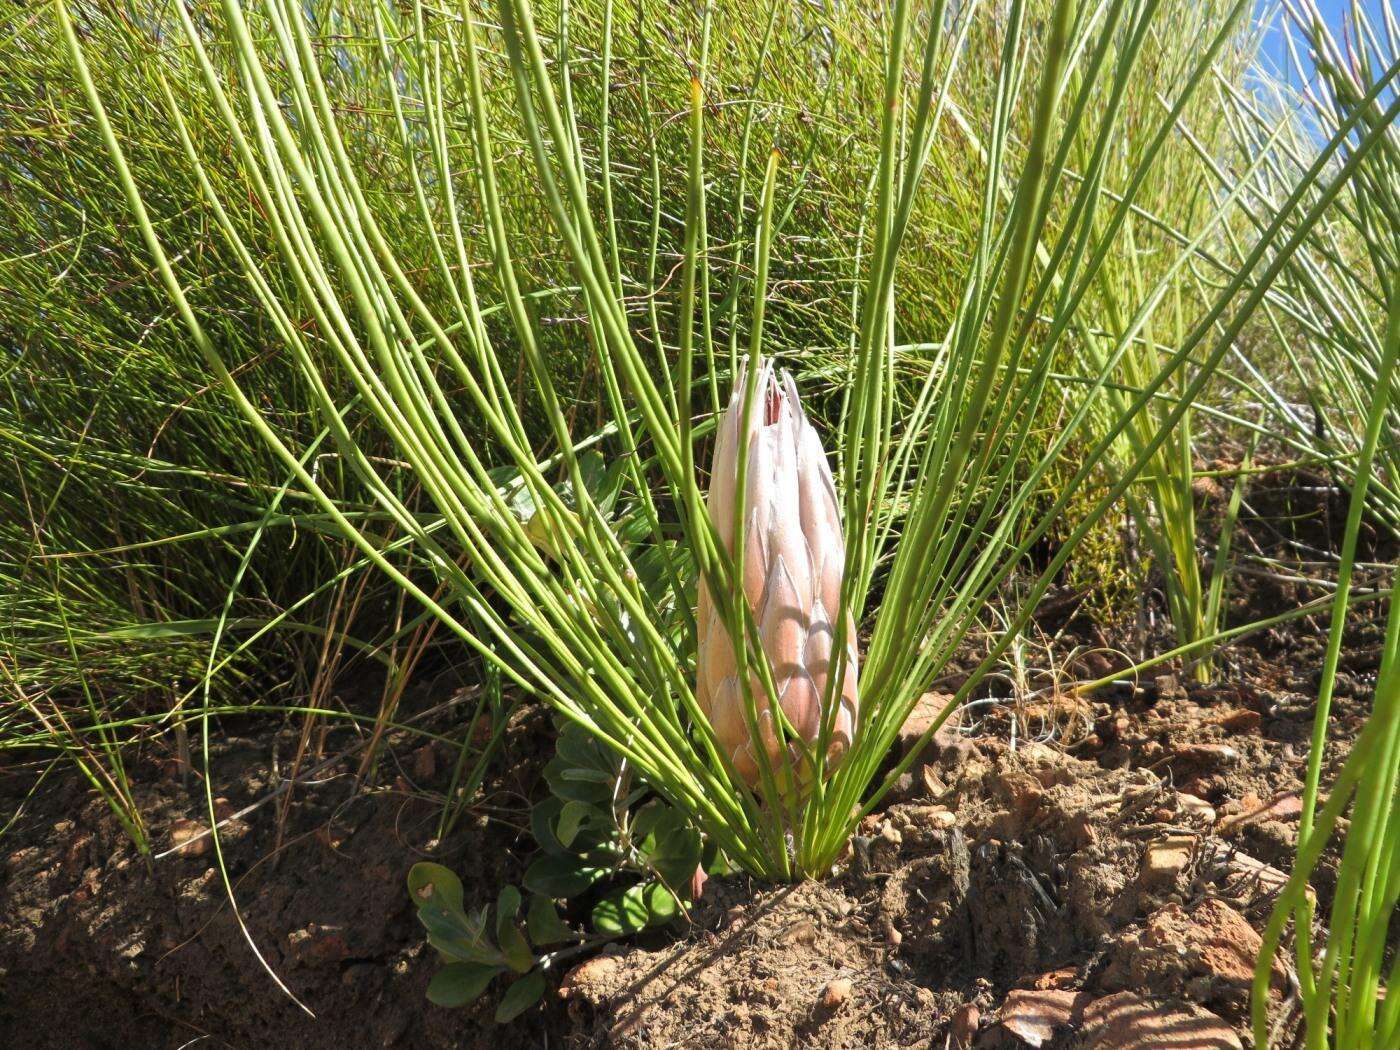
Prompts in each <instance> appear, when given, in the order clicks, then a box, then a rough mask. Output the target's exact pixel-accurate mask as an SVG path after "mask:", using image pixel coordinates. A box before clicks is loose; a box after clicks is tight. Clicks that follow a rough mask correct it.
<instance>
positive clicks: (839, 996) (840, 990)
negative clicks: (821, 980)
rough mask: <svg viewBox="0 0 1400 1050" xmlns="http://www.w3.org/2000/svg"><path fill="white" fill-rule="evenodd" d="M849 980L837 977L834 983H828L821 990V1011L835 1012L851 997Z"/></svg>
mask: <svg viewBox="0 0 1400 1050" xmlns="http://www.w3.org/2000/svg"><path fill="white" fill-rule="evenodd" d="M851 987H852V985H851V980H850V978H849V977H838V978H836V980H834V981H829V982H828V983H827V986H826V987H825V988H823V989H822V1009H823V1010H836V1009H839V1008H840V1007H841V1005H842V1004H843V1003H844V1002H845V1001H846V1000H847V999H849V998H850V997H851Z"/></svg>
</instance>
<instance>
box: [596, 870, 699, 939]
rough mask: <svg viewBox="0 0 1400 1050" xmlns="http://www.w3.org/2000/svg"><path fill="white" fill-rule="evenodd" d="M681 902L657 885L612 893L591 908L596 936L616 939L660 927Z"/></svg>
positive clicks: (632, 887)
mask: <svg viewBox="0 0 1400 1050" xmlns="http://www.w3.org/2000/svg"><path fill="white" fill-rule="evenodd" d="M679 911H680V903H679V902H678V901H677V900H676V897H675V895H674V894H673V893H672V892H671V891H670V890H668V889H667V888H666V887H665V886H663V885H662V884H661V883H659V882H639V883H637V884H636V885H635V886H628V887H627V888H626V889H624V890H614V891H613V892H612V893H609V894H608V895H607V896H606V897H604V898H603V899H602V900H600V901H599V902H598V903H597V904H595V905H594V906H593V915H592V918H593V925H594V927H595V928H596V929H597V930H598V932H599V933H606V934H611V935H613V936H619V935H621V934H624V933H636V932H637V931H638V930H643V929H645V928H646V927H648V926H659V925H660V924H662V923H664V922H669V921H670V920H671V919H673V918H675V916H676V914H677V913H678V912H679Z"/></svg>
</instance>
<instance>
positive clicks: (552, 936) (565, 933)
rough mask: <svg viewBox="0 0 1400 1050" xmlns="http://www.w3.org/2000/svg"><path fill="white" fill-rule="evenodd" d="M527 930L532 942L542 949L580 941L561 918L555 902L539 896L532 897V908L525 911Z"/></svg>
mask: <svg viewBox="0 0 1400 1050" xmlns="http://www.w3.org/2000/svg"><path fill="white" fill-rule="evenodd" d="M525 929H526V930H527V931H528V932H529V934H530V940H531V941H532V942H534V943H535V944H536V945H537V946H541V947H543V946H544V945H549V944H560V943H562V942H564V941H573V940H577V939H578V938H577V937H576V936H575V935H574V932H573V931H572V930H570V929H569V928H568V927H567V926H565V925H564V920H562V919H561V918H559V910H558V909H557V908H555V907H554V902H553V901H552V900H550V899H549V898H548V897H541V896H539V895H538V894H536V895H532V896H531V897H530V906H529V907H528V908H527V909H526V911H525Z"/></svg>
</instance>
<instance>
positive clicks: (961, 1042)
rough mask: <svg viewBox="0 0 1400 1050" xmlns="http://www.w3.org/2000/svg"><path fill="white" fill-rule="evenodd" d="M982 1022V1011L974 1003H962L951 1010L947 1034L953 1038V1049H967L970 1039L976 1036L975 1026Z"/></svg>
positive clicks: (970, 1044) (970, 1043) (969, 1045)
mask: <svg viewBox="0 0 1400 1050" xmlns="http://www.w3.org/2000/svg"><path fill="white" fill-rule="evenodd" d="M981 1023H982V1011H981V1010H979V1009H977V1004H976V1003H963V1005H962V1006H959V1007H958V1008H957V1010H955V1011H954V1012H953V1021H952V1024H951V1025H950V1026H949V1035H951V1036H952V1038H953V1047H954V1048H955V1050H969V1048H970V1047H971V1046H972V1040H973V1039H975V1038H976V1037H977V1026H978V1025H979V1024H981Z"/></svg>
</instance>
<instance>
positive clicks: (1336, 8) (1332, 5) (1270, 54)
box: [1255, 0, 1396, 79]
mask: <svg viewBox="0 0 1400 1050" xmlns="http://www.w3.org/2000/svg"><path fill="white" fill-rule="evenodd" d="M1316 2H1317V8H1318V10H1319V11H1321V12H1322V14H1323V17H1324V18H1326V19H1327V25H1328V28H1329V29H1331V30H1332V35H1333V36H1335V37H1337V39H1339V40H1340V39H1341V34H1342V27H1343V25H1344V24H1345V23H1346V22H1347V21H1348V20H1349V19H1350V12H1351V8H1352V0H1316ZM1395 2H1396V0H1360V7H1361V9H1362V10H1363V11H1365V12H1366V16H1367V17H1368V18H1369V19H1370V21H1371V24H1372V25H1374V26H1377V27H1379V26H1380V25H1381V24H1382V22H1381V10H1382V6H1383V5H1384V4H1386V3H1395ZM1255 18H1257V19H1271V26H1273V27H1274V28H1271V29H1270V30H1269V33H1268V35H1267V36H1266V37H1265V39H1264V47H1263V53H1262V55H1261V56H1260V57H1261V61H1262V62H1263V63H1264V64H1265V66H1266V68H1269V69H1270V70H1271V71H1277V70H1279V69H1282V68H1284V63H1285V61H1286V59H1287V56H1288V51H1287V49H1286V48H1285V47H1284V44H1283V38H1282V36H1281V34H1280V32H1279V30H1278V29H1277V28H1276V26H1277V24H1278V20H1279V5H1278V0H1258V3H1257V4H1256V5H1255ZM1291 79H1296V74H1294V76H1293V78H1291Z"/></svg>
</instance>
